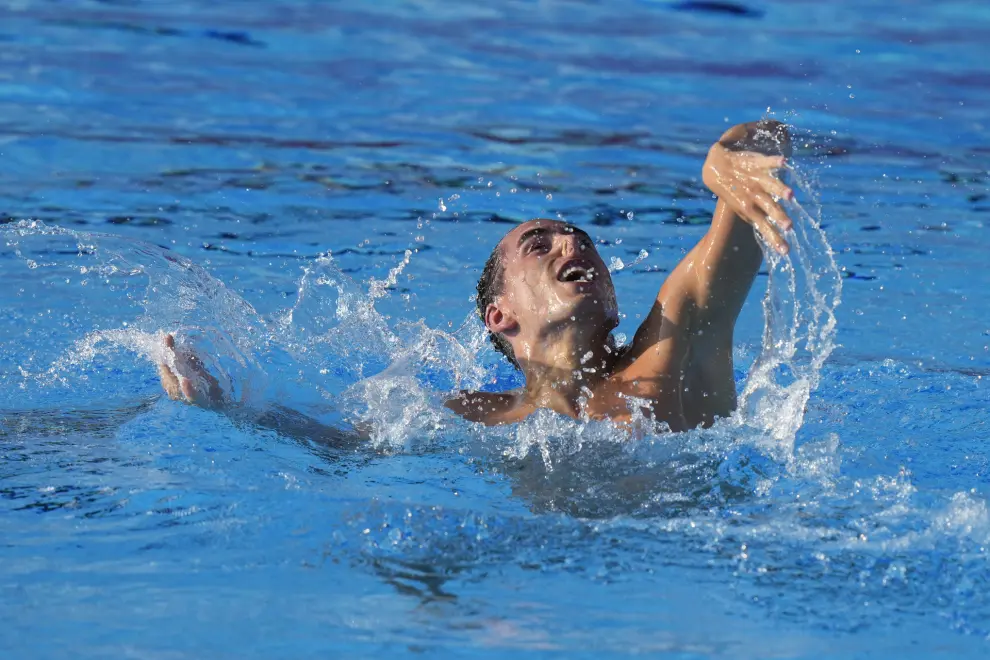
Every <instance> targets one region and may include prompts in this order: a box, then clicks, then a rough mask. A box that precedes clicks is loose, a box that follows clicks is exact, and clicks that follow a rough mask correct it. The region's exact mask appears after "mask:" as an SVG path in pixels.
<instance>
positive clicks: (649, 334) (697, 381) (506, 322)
mask: <svg viewBox="0 0 990 660" xmlns="http://www.w3.org/2000/svg"><path fill="white" fill-rule="evenodd" d="M790 152H791V149H790V139H789V136H788V134H787V130H786V127H785V126H784V125H783V124H781V123H779V122H775V121H768V120H765V121H760V122H754V123H748V124H740V125H738V126H735V127H733V128H731V129H729V130H728V131H727V132H726V133H725V134H723V135H722V137H721V138H720V139H719V140H718V142H716V143H715V144H714V145H713V146H712V147H711V149H710V150H709V152H708V156H707V158H706V160H705V164H704V167H703V171H702V178H703V181H704V183H705V185H706V186H707V187H708V188H709V190H711V191H712V192H713V193H714V194H715V195H716V196H717V197H718V203H717V205H716V208H715V213H714V215H713V217H712V224H711V227H710V228H709V230H708V232H707V233H706V234H705V236H704V237H703V238H702V239H701V240H700V241H699V242H698V244H697V245H696V246H695V247H694V248H693V249H692V250H691V251H690V252H689V253H688V254H687V256H685V257H684V259H683V260H681V262H680V263H679V264H678V265H677V267H676V268H675V269H674V270H673V272H671V273H670V275H669V276H668V277H667V279H666V281H664V283H663V285H662V286H661V288H660V292H659V294H658V295H657V297H656V299H655V300H654V302H653V305H652V308H651V309H650V311H649V313H648V314H647V316H646V319H645V320H644V321H643V323H642V325H641V326H640V327H639V329H638V330H637V332H636V334H635V336H634V337H633V340H632V342H631V343H630V344H629V345H628V346H624V347H619V346H617V345H616V343H615V340H614V337H613V334H612V332H613V330H615V328H616V327H617V326H618V323H619V312H618V305H617V303H616V298H615V290H614V288H613V285H612V280H611V277H610V276H609V272H608V268H607V267H606V265H605V263H604V261H603V260H602V258H601V255H599V254H598V251H597V250H596V249H595V244H594V242H593V241H592V240H591V238H590V237H589V236H588V234H587V233H585V232H584V231H583V230H581V229H579V228H578V227H576V226H574V225H572V224H569V223H566V222H560V221H556V220H546V219H536V220H530V221H528V222H525V223H523V224H521V225H519V226H518V227H515V228H514V229H512V230H511V231H510V232H509V233H507V234H506V235H505V236H504V237H503V238H502V240H501V241H500V242H499V243H498V245H496V246H495V249H494V251H493V252H492V254H491V256H490V257H489V259H488V261H487V263H486V264H485V267H484V270H483V272H482V275H481V279H480V280H479V282H478V287H477V288H478V299H477V303H478V311H479V313H480V315H481V318H482V321H483V322H484V324H485V327H486V328H487V329H488V332H489V337H490V339H491V341H492V343H493V344H494V345H495V347H496V349H497V350H498V351H499V352H501V353H502V354H503V355H504V356H505V358H506V359H507V360H509V362H511V363H512V364H513V365H514V366H515V367H516V368H518V369H519V370H520V371H522V373H523V375H524V377H525V381H526V382H525V385H523V386H522V387H521V388H519V389H517V390H513V391H510V392H473V391H464V392H461V393H460V394H458V395H457V396H455V397H454V398H452V399H451V400H449V401H448V402H447V404H446V405H447V407H448V408H449V409H450V410H452V411H454V412H455V413H457V414H459V415H461V416H462V417H464V418H466V419H468V420H470V421H474V422H480V423H482V424H486V425H498V424H510V423H514V422H519V421H521V420H523V419H525V418H526V417H528V416H529V415H531V414H532V413H534V412H535V411H537V410H539V409H541V408H546V409H550V410H553V411H555V412H557V413H560V414H563V415H567V416H569V417H573V418H577V419H610V420H612V421H615V422H619V423H621V422H625V421H628V420H629V419H630V418H631V417H632V415H633V411H635V410H639V411H642V412H644V413H646V414H647V415H649V416H650V417H652V418H653V419H654V420H656V421H658V422H662V423H665V424H666V425H668V426H669V427H670V429H671V430H674V431H680V430H685V429H689V428H696V427H699V426H710V425H711V424H713V423H714V422H715V420H716V419H717V418H719V417H725V416H728V415H730V414H731V413H732V411H733V410H734V409H735V407H736V388H735V380H734V378H733V365H732V345H733V330H734V327H735V322H736V318H737V317H738V315H739V312H740V311H741V310H742V306H743V304H744V302H745V300H746V297H747V295H748V293H749V290H750V288H751V287H752V284H753V281H754V279H755V278H756V274H757V272H758V270H759V268H760V265H761V263H762V261H763V251H762V249H761V247H760V244H759V242H758V240H757V238H756V234H755V233H754V229H755V232H756V233H759V235H760V236H761V237H762V238H763V239H764V240H765V241H766V242H767V243H768V244H769V245H770V246H771V247H772V248H773V249H775V250H777V251H779V252H781V253H785V252H786V251H787V250H788V245H787V242H786V241H785V240H784V238H783V235H782V234H783V232H785V231H787V230H789V229H790V228H791V225H792V223H791V220H790V218H788V216H787V214H786V213H785V212H784V210H783V208H782V207H781V206H780V203H779V200H781V199H788V200H790V199H793V195H794V193H793V191H792V190H791V189H790V188H789V187H788V186H787V185H785V184H784V183H783V182H782V181H781V180H780V179H779V178H778V176H777V174H778V172H779V171H781V170H782V169H783V168H784V167H785V166H786V159H787V157H789V156H790ZM166 345H167V347H168V348H169V349H173V347H174V341H173V340H172V338H171V336H169V337H167V338H166ZM176 357H177V360H176V362H175V363H176V365H177V366H178V368H179V370H180V374H179V375H178V376H177V375H176V374H175V373H173V372H172V371H171V370H170V369H169V368H168V367H167V366H166V365H164V364H163V365H161V366H160V369H159V373H160V375H161V379H162V385H163V386H164V388H165V390H166V392H167V393H168V394H169V396H170V397H171V398H173V399H183V400H185V401H188V402H190V403H195V404H198V405H202V406H205V407H222V406H223V402H222V392H221V390H220V388H219V387H218V386H217V385H216V381H215V380H213V379H212V377H211V376H209V374H207V373H206V372H205V370H203V369H202V368H201V366H200V363H199V361H198V360H196V359H195V358H194V357H191V356H176ZM183 371H184V372H186V373H181V372H183ZM179 376H181V378H180V377H179ZM197 383H198V384H197Z"/></svg>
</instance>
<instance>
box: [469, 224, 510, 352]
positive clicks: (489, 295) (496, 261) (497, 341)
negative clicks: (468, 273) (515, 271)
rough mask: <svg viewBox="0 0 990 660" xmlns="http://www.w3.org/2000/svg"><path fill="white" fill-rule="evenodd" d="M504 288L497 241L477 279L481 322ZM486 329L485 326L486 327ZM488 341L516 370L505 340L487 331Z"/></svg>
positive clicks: (502, 265) (503, 271) (503, 273)
mask: <svg viewBox="0 0 990 660" xmlns="http://www.w3.org/2000/svg"><path fill="white" fill-rule="evenodd" d="M504 286H505V265H504V264H503V263H502V242H501V241H499V243H498V245H496V246H495V249H494V250H492V253H491V255H490V256H489V257H488V261H486V262H485V267H484V268H483V269H482V271H481V277H480V278H479V279H478V314H480V315H481V322H482V323H484V322H485V310H486V309H487V308H488V305H490V304H491V303H493V302H495V298H497V297H498V296H500V295H502V289H503V287H504ZM486 327H487V326H486ZM488 339H489V340H490V341H491V342H492V345H493V346H494V347H495V350H496V351H498V352H499V353H501V354H502V355H504V356H505V357H506V359H507V360H508V361H509V362H511V363H512V366H513V367H515V368H516V369H518V368H519V363H518V362H516V354H515V352H514V351H513V350H512V346H511V345H510V344H509V342H508V341H507V340H506V338H505V337H504V336H503V335H502V334H500V333H498V332H492V331H491V330H489V331H488Z"/></svg>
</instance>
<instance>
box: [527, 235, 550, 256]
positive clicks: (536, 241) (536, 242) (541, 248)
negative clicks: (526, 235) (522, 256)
mask: <svg viewBox="0 0 990 660" xmlns="http://www.w3.org/2000/svg"><path fill="white" fill-rule="evenodd" d="M548 247H549V244H548V243H547V241H546V240H545V239H542V238H533V239H530V240H529V241H527V243H526V254H531V253H533V252H546V251H547V249H548Z"/></svg>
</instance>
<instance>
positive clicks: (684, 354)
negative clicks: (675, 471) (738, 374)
mask: <svg viewBox="0 0 990 660" xmlns="http://www.w3.org/2000/svg"><path fill="white" fill-rule="evenodd" d="M789 155H790V141H789V138H788V135H787V131H786V127H785V126H784V125H783V124H781V123H779V122H775V121H762V122H754V123H750V124H740V125H738V126H735V127H733V128H731V129H730V130H728V131H727V132H726V133H725V134H724V135H722V137H721V138H720V139H719V141H718V142H716V143H715V144H714V145H713V146H712V147H711V149H710V150H709V152H708V158H707V159H706V161H705V165H704V169H703V179H704V182H705V184H706V185H707V186H708V188H709V189H710V190H711V191H712V192H714V193H715V194H716V195H717V196H718V204H717V206H716V208H715V213H714V215H713V217H712V224H711V227H710V228H709V230H708V232H707V233H706V234H705V236H704V237H703V238H702V239H701V240H700V241H699V242H698V244H697V245H696V246H695V247H694V248H693V249H692V250H691V251H690V252H689V253H688V254H687V255H686V256H685V257H684V259H682V260H681V262H680V263H679V264H678V265H677V267H676V268H675V269H674V270H673V272H671V274H670V276H668V277H667V279H666V281H665V282H664V284H663V286H662V287H661V289H660V293H659V294H658V295H657V298H656V301H655V302H654V304H653V309H652V310H651V311H650V314H649V315H648V316H647V318H646V320H645V321H644V322H643V324H642V325H641V326H640V328H639V330H638V331H637V333H636V336H635V338H634V339H633V343H632V346H631V347H630V351H629V356H628V357H629V360H630V362H632V364H631V366H632V367H633V368H632V369H631V373H635V374H637V375H638V376H644V377H645V376H646V375H648V374H651V373H669V372H670V370H671V369H672V366H673V362H674V361H678V363H679V364H680V372H681V374H682V376H683V377H684V387H685V390H686V391H685V394H684V409H685V413H686V415H687V418H688V423H689V424H690V425H692V426H694V425H696V424H698V423H710V422H711V421H712V420H713V419H714V417H716V416H722V415H727V414H729V412H731V410H732V409H734V408H735V400H736V399H735V397H736V393H735V383H734V380H733V373H732V341H733V337H732V335H733V328H734V326H735V322H736V318H737V317H738V315H739V312H740V311H741V310H742V306H743V303H744V302H745V301H746V296H747V295H748V293H749V290H750V288H751V287H752V285H753V280H754V279H755V278H756V274H757V272H758V271H759V268H760V264H761V262H762V260H763V252H762V250H761V248H760V245H759V243H758V241H757V238H756V235H755V233H754V229H755V230H756V231H757V232H759V234H760V235H761V236H762V237H763V238H764V240H766V242H767V243H769V244H770V245H771V246H772V247H773V248H774V249H776V250H778V251H780V252H786V251H787V249H788V246H787V243H786V241H785V240H784V238H783V236H782V232H783V231H786V230H787V229H789V228H790V226H791V220H790V219H789V218H788V217H787V214H786V213H785V212H784V210H783V209H782V208H781V206H780V204H779V203H778V200H779V199H782V198H784V199H790V198H791V197H792V195H793V192H792V191H791V189H790V188H788V187H787V186H786V185H784V183H782V182H781V181H780V180H779V179H778V178H777V176H776V173H777V171H779V170H780V169H782V168H783V167H784V166H785V165H786V157H787V156H789ZM668 340H669V341H668ZM695 396H697V397H699V401H700V402H696V404H697V405H692V403H691V399H693V398H694V397H695ZM692 409H693V410H695V411H701V412H698V414H692Z"/></svg>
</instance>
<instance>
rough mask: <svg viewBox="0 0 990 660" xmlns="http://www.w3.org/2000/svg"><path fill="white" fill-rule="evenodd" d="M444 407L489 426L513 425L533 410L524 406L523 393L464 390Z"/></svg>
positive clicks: (471, 420)
mask: <svg viewBox="0 0 990 660" xmlns="http://www.w3.org/2000/svg"><path fill="white" fill-rule="evenodd" d="M444 406H446V408H447V409H448V410H451V411H453V412H455V413H457V414H458V415H460V416H461V417H463V418H464V419H466V420H468V421H469V422H480V423H482V424H486V425H489V426H494V425H496V424H511V423H513V422H518V421H520V420H522V419H523V418H525V417H526V415H528V414H529V413H530V412H532V411H531V410H527V409H526V406H525V405H524V404H523V401H522V395H521V391H519V390H512V391H509V392H473V391H469V390H464V391H462V392H461V393H460V394H458V395H457V396H455V397H453V398H452V399H448V400H447V401H446V402H445V403H444Z"/></svg>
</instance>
